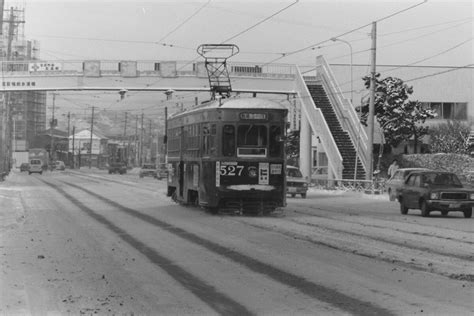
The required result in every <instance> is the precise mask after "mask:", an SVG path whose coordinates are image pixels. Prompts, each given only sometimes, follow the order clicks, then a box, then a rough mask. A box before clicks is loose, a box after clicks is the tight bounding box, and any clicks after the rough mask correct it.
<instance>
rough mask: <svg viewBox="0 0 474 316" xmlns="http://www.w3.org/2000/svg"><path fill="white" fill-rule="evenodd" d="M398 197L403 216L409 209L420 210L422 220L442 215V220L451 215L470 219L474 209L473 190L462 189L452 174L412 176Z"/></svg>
mask: <svg viewBox="0 0 474 316" xmlns="http://www.w3.org/2000/svg"><path fill="white" fill-rule="evenodd" d="M397 197H398V202H399V203H400V212H401V213H402V214H407V213H408V210H409V209H420V210H421V216H423V217H427V216H429V215H430V213H431V212H433V211H439V212H441V214H442V215H443V216H446V215H448V213H449V212H462V213H463V214H464V217H466V218H470V217H471V216H472V207H473V206H474V190H473V189H470V188H466V187H463V185H462V184H461V181H459V178H458V177H457V176H456V175H455V174H454V173H452V172H443V171H415V172H412V173H410V175H409V176H408V178H407V179H406V181H405V182H404V183H403V185H402V186H401V188H400V189H399V192H398V196H397Z"/></svg>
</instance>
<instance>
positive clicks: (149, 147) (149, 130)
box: [147, 120, 153, 162]
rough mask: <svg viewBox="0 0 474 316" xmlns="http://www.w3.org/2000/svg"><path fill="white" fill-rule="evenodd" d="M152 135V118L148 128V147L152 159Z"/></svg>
mask: <svg viewBox="0 0 474 316" xmlns="http://www.w3.org/2000/svg"><path fill="white" fill-rule="evenodd" d="M152 136H153V135H152V134H151V120H150V127H149V129H148V149H149V152H150V160H151V144H152V141H153V139H152V138H153V137H152ZM147 156H148V155H147ZM150 162H151V161H150Z"/></svg>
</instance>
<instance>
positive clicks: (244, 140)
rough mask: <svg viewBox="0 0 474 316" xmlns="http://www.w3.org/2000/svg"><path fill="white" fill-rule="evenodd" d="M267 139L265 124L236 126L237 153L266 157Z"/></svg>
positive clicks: (239, 154)
mask: <svg viewBox="0 0 474 316" xmlns="http://www.w3.org/2000/svg"><path fill="white" fill-rule="evenodd" d="M267 139H268V135H267V127H266V126H265V125H256V124H245V125H239V127H238V128H237V155H238V156H256V157H266V155H267Z"/></svg>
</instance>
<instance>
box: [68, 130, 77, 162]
mask: <svg viewBox="0 0 474 316" xmlns="http://www.w3.org/2000/svg"><path fill="white" fill-rule="evenodd" d="M75 137H76V126H73V127H72V166H71V169H74V168H75V167H76V156H75V150H76V147H75V146H74V140H75ZM68 144H69V139H68Z"/></svg>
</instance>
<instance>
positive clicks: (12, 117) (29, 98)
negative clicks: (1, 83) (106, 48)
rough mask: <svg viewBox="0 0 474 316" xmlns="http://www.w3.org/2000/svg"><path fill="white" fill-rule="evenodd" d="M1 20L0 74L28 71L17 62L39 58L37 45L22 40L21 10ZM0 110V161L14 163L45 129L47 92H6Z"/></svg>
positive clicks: (22, 12)
mask: <svg viewBox="0 0 474 316" xmlns="http://www.w3.org/2000/svg"><path fill="white" fill-rule="evenodd" d="M2 9H3V8H2ZM4 17H5V20H6V21H5V23H3V32H2V35H1V37H0V55H1V56H2V58H4V59H5V60H7V61H8V62H7V63H6V64H4V69H2V71H3V72H14V71H24V70H27V69H26V68H27V67H28V64H27V63H24V62H23V63H22V62H19V61H30V60H36V59H38V56H39V44H38V42H36V41H31V40H26V39H25V37H24V29H23V27H24V22H25V21H24V9H21V8H9V9H8V10H5V11H4ZM7 22H8V23H7ZM1 107H2V109H1V111H0V112H1V115H2V119H0V131H2V133H1V135H0V158H1V160H2V161H3V162H6V161H8V160H9V157H10V156H11V157H12V158H13V160H15V155H16V154H15V152H25V151H28V149H29V148H30V147H31V144H32V142H33V140H34V138H35V136H36V135H38V134H39V133H40V132H41V131H43V130H44V129H45V128H47V126H46V92H43V91H24V92H8V93H5V94H4V97H3V98H2V106H1Z"/></svg>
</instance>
